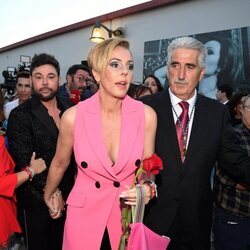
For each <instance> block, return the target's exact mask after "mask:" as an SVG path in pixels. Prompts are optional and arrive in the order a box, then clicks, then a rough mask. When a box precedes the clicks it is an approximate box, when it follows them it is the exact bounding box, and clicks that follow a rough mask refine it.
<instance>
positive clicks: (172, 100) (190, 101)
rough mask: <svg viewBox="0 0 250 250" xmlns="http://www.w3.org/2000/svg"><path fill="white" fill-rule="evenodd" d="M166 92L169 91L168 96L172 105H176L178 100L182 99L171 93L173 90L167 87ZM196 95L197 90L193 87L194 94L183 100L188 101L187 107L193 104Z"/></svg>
mask: <svg viewBox="0 0 250 250" xmlns="http://www.w3.org/2000/svg"><path fill="white" fill-rule="evenodd" d="M168 92H169V96H170V100H171V103H172V105H173V106H174V107H175V106H176V105H178V104H179V102H181V101H183V100H182V99H180V98H178V97H177V96H175V95H174V94H173V92H172V91H171V89H170V88H168ZM196 97H197V91H196V89H195V94H194V95H193V96H192V97H191V98H190V99H188V100H185V101H186V102H188V104H189V107H193V106H194V105H195V100H196Z"/></svg>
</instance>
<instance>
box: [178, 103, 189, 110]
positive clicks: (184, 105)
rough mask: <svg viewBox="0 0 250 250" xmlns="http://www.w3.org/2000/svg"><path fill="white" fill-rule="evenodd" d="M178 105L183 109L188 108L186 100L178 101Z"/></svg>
mask: <svg viewBox="0 0 250 250" xmlns="http://www.w3.org/2000/svg"><path fill="white" fill-rule="evenodd" d="M179 105H180V106H181V108H182V110H183V111H186V110H188V107H189V104H188V102H185V101H181V102H179Z"/></svg>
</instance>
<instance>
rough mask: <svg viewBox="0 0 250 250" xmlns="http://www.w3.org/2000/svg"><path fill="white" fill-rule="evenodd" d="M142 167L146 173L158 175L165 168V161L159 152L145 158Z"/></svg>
mask: <svg viewBox="0 0 250 250" xmlns="http://www.w3.org/2000/svg"><path fill="white" fill-rule="evenodd" d="M142 168H143V170H144V171H145V172H146V173H148V174H154V175H156V174H159V172H160V170H162V169H163V163H162V160H161V158H160V157H159V156H158V155H157V154H153V155H152V156H150V157H148V158H145V159H144V160H143V163H142Z"/></svg>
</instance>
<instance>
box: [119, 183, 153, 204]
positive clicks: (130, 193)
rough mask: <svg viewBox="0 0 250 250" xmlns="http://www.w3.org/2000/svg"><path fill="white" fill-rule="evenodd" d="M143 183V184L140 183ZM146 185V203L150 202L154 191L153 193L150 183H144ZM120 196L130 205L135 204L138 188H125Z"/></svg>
mask: <svg viewBox="0 0 250 250" xmlns="http://www.w3.org/2000/svg"><path fill="white" fill-rule="evenodd" d="M138 185H141V184H138ZM142 185H143V186H144V189H145V198H144V202H145V204H148V203H149V201H150V199H151V197H152V193H151V187H150V185H148V184H146V183H145V184H142ZM120 198H123V199H124V203H125V204H127V205H130V206H135V205H136V198H137V197H136V189H135V188H131V189H128V190H125V191H123V192H121V194H120Z"/></svg>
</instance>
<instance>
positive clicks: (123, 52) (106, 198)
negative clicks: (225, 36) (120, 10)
mask: <svg viewBox="0 0 250 250" xmlns="http://www.w3.org/2000/svg"><path fill="white" fill-rule="evenodd" d="M204 43H205V42H204ZM213 43H214V44H213V45H215V43H216V42H213ZM208 45H209V44H205V45H204V44H203V43H201V42H200V41H198V40H197V39H195V38H191V37H180V38H177V39H174V40H173V41H172V42H171V43H170V44H169V45H168V48H167V52H168V57H167V67H166V72H165V75H166V76H167V78H168V86H167V87H166V86H164V87H163V86H162V84H161V82H160V81H159V79H158V78H157V77H156V76H155V75H148V76H146V77H145V78H144V79H143V81H142V83H139V84H135V83H133V69H134V64H133V55H132V53H131V51H130V45H129V42H128V41H127V40H124V39H118V38H114V39H108V40H105V41H103V42H101V43H99V44H97V45H96V46H94V47H93V48H92V49H91V51H90V52H89V54H88V60H87V62H88V64H87V65H83V64H75V65H72V66H71V67H70V68H69V69H68V71H67V74H66V82H65V83H64V84H63V85H61V86H59V85H60V84H59V82H60V65H59V62H58V61H57V59H56V58H55V57H54V56H53V55H49V54H46V53H42V54H38V55H34V57H33V58H32V62H31V66H30V72H28V73H27V72H25V74H23V72H19V73H18V75H17V82H16V90H17V97H16V100H14V101H12V102H11V103H7V104H5V103H4V98H3V93H2V92H0V120H1V122H2V123H1V128H2V129H1V134H0V163H1V164H0V210H1V213H0V249H1V250H5V249H6V250H7V249H11V247H12V245H13V241H14V242H15V239H14V238H15V237H22V238H23V239H24V243H25V247H26V249H27V250H40V249H41V250H57V249H58V250H59V249H64V250H78V249H79V250H82V249H91V250H92V249H93V250H95V249H96V250H97V249H102V250H109V249H119V242H120V238H121V235H122V219H121V218H122V215H121V208H122V206H123V205H124V204H126V205H127V206H131V205H135V203H136V195H137V193H136V189H135V188H134V187H133V186H131V184H132V183H133V180H134V178H135V174H136V170H137V169H138V167H139V166H140V165H141V162H143V160H144V159H145V158H147V157H150V156H151V155H153V154H154V153H156V154H157V155H158V156H159V157H160V158H161V159H162V161H163V170H162V171H161V172H160V173H159V174H158V175H157V176H153V175H150V176H148V175H144V176H143V177H142V178H141V179H140V180H139V181H138V183H137V185H142V186H143V187H144V188H145V190H146V195H145V197H144V198H145V202H146V203H147V206H146V211H145V218H144V223H145V224H146V225H147V226H148V227H149V228H150V229H151V230H153V231H154V232H156V233H157V234H159V235H166V236H168V237H170V239H171V242H170V245H169V247H168V249H169V250H210V249H211V243H213V246H214V248H215V249H216V250H229V249H230V250H233V249H234V250H240V249H242V250H243V249H244V250H247V249H249V247H250V235H249V232H250V96H249V95H248V93H234V89H233V88H232V85H231V84H230V83H227V84H220V85H216V93H214V94H213V95H214V96H213V98H216V99H217V100H214V99H213V98H209V97H206V96H204V95H202V93H200V94H199V91H201V88H199V83H202V84H204V80H203V79H204V78H206V76H207V74H208V73H206V62H207V57H209V53H208ZM209 46H212V45H211V44H210V45H209ZM217 63H218V62H217ZM220 67H222V66H220ZM206 84H210V82H209V81H207V83H206ZM211 84H213V83H212V82H211ZM203 86H205V85H203ZM236 96H237V97H238V99H237V101H234V100H235V99H236ZM5 120H7V121H8V122H6V123H5ZM236 120H237V121H236ZM3 124H6V125H5V126H3ZM212 173H214V176H213V177H212V179H213V186H211V174H212ZM156 186H157V194H158V195H157V197H156V195H155V194H156V190H155V188H156ZM17 233H18V234H17ZM211 235H212V236H211Z"/></svg>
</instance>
